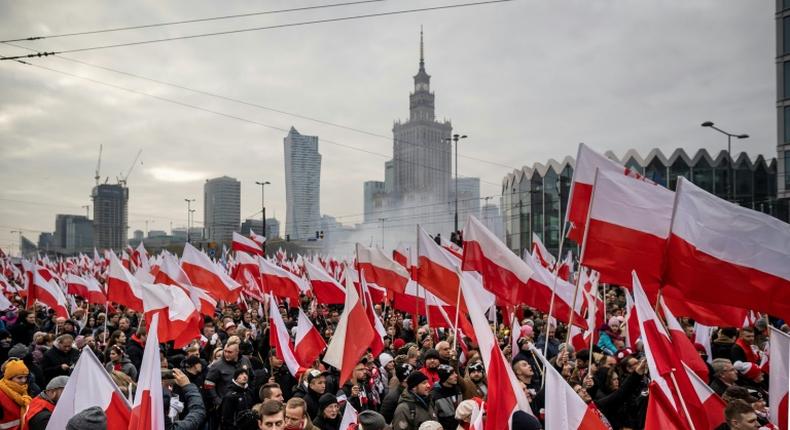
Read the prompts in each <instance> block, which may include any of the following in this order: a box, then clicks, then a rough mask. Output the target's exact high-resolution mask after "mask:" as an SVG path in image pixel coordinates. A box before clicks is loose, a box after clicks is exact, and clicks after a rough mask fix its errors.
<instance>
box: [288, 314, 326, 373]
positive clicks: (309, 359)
mask: <svg viewBox="0 0 790 430" xmlns="http://www.w3.org/2000/svg"><path fill="white" fill-rule="evenodd" d="M324 349H326V342H325V341H324V338H323V337H321V333H319V332H318V330H317V329H316V328H315V326H314V325H313V323H312V322H311V321H310V318H308V317H307V314H305V313H304V311H303V310H302V308H299V320H298V321H297V324H296V338H295V340H294V356H296V360H297V361H298V362H299V364H300V365H301V366H302V367H305V368H310V367H312V365H313V363H314V362H315V360H316V359H317V358H318V357H319V356H320V355H321V352H322V351H323V350H324Z"/></svg>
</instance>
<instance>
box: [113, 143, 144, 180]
mask: <svg viewBox="0 0 790 430" xmlns="http://www.w3.org/2000/svg"><path fill="white" fill-rule="evenodd" d="M142 153H143V150H142V149H140V150H139V151H137V155H136V156H135V157H134V161H132V165H131V166H129V170H128V171H127V172H126V175H124V176H123V178H119V179H118V183H119V184H120V185H122V186H124V187H125V186H126V180H127V179H129V175H131V174H132V170H134V167H135V166H136V165H137V160H139V159H140V154H142Z"/></svg>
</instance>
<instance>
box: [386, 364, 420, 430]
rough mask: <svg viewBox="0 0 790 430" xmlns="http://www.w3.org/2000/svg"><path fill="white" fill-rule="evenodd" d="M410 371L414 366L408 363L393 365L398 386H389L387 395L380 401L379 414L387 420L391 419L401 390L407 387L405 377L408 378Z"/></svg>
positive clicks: (412, 370)
mask: <svg viewBox="0 0 790 430" xmlns="http://www.w3.org/2000/svg"><path fill="white" fill-rule="evenodd" d="M412 372H414V366H412V365H411V364H409V363H401V364H398V365H397V366H395V377H396V378H398V382H399V383H398V386H397V387H395V388H391V389H390V391H389V392H388V393H387V395H386V396H384V400H382V401H381V415H383V416H384V419H385V420H387V422H391V421H392V416H393V415H394V414H395V408H397V407H398V401H399V400H400V396H401V394H403V391H404V390H406V389H407V387H406V378H408V377H409V375H410V374H411V373H412Z"/></svg>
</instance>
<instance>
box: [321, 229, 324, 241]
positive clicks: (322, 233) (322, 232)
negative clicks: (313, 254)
mask: <svg viewBox="0 0 790 430" xmlns="http://www.w3.org/2000/svg"><path fill="white" fill-rule="evenodd" d="M323 238H324V231H323V230H321V239H323Z"/></svg>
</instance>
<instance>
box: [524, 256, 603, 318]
mask: <svg viewBox="0 0 790 430" xmlns="http://www.w3.org/2000/svg"><path fill="white" fill-rule="evenodd" d="M524 263H526V265H527V267H528V268H529V269H530V270H531V271H532V276H531V277H530V278H529V280H528V281H527V284H526V286H524V287H522V288H521V289H520V290H519V291H518V292H517V296H516V297H517V298H518V303H524V304H526V305H528V306H532V307H534V308H536V309H538V310H539V311H541V312H549V309H550V307H551V290H552V287H553V288H554V291H555V294H554V309H553V313H552V316H553V317H554V318H557V319H558V320H560V321H563V322H564V321H570V317H571V306H576V307H575V308H574V310H575V315H574V316H573V324H574V325H576V326H578V327H579V328H582V329H587V328H588V327H587V321H586V320H585V319H584V317H583V316H582V307H584V306H585V304H584V295H583V290H582V289H581V288H576V286H575V285H573V284H571V283H570V282H568V281H566V280H564V279H560V278H559V276H558V275H557V276H555V275H554V274H553V273H552V272H551V271H549V269H547V268H545V267H543V266H541V264H540V262H538V260H536V259H535V258H534V257H532V256H531V255H528V254H527V255H525V256H524ZM574 293H576V298H575V299H574V297H573V295H574Z"/></svg>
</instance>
